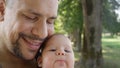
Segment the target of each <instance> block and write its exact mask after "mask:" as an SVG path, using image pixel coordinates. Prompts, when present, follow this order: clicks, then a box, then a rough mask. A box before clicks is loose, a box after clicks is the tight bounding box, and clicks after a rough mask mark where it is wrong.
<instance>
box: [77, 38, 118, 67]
mask: <svg viewBox="0 0 120 68" xmlns="http://www.w3.org/2000/svg"><path fill="white" fill-rule="evenodd" d="M102 49H103V59H104V66H103V68H120V36H119V37H110V36H103V37H102ZM75 58H76V59H75V60H76V61H79V58H80V53H78V52H75ZM76 68H79V67H78V66H76Z"/></svg>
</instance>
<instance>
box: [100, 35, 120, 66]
mask: <svg viewBox="0 0 120 68" xmlns="http://www.w3.org/2000/svg"><path fill="white" fill-rule="evenodd" d="M102 48H103V58H104V68H120V53H119V51H120V38H118V37H114V38H112V37H103V38H102Z"/></svg>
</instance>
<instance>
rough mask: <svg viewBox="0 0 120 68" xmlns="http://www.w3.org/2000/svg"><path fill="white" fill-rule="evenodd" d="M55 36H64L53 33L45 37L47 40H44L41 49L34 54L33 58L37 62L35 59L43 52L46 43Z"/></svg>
mask: <svg viewBox="0 0 120 68" xmlns="http://www.w3.org/2000/svg"><path fill="white" fill-rule="evenodd" d="M57 35H62V36H64V35H63V34H61V33H55V34H53V35H51V36H49V37H47V38H46V39H45V40H44V42H43V43H42V45H41V47H40V48H39V50H38V52H37V54H36V56H35V58H36V60H37V58H38V57H39V56H42V52H43V50H44V48H45V47H46V44H47V42H48V41H49V40H50V39H51V38H52V37H54V36H57ZM64 37H66V36H64Z"/></svg>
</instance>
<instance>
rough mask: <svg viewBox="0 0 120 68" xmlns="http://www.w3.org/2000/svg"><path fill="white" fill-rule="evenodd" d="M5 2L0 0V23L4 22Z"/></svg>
mask: <svg viewBox="0 0 120 68" xmlns="http://www.w3.org/2000/svg"><path fill="white" fill-rule="evenodd" d="M4 10H5V0H0V21H3V20H4Z"/></svg>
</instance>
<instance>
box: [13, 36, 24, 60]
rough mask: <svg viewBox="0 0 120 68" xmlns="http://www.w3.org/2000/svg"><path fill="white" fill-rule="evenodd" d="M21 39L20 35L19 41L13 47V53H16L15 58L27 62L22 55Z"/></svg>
mask: <svg viewBox="0 0 120 68" xmlns="http://www.w3.org/2000/svg"><path fill="white" fill-rule="evenodd" d="M20 38H21V37H20V35H19V37H18V39H17V40H16V41H15V43H13V45H14V47H13V53H14V55H15V56H17V57H19V58H21V59H23V60H25V59H24V57H23V55H22V52H21V50H20V46H21V45H20V43H19V40H20Z"/></svg>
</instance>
